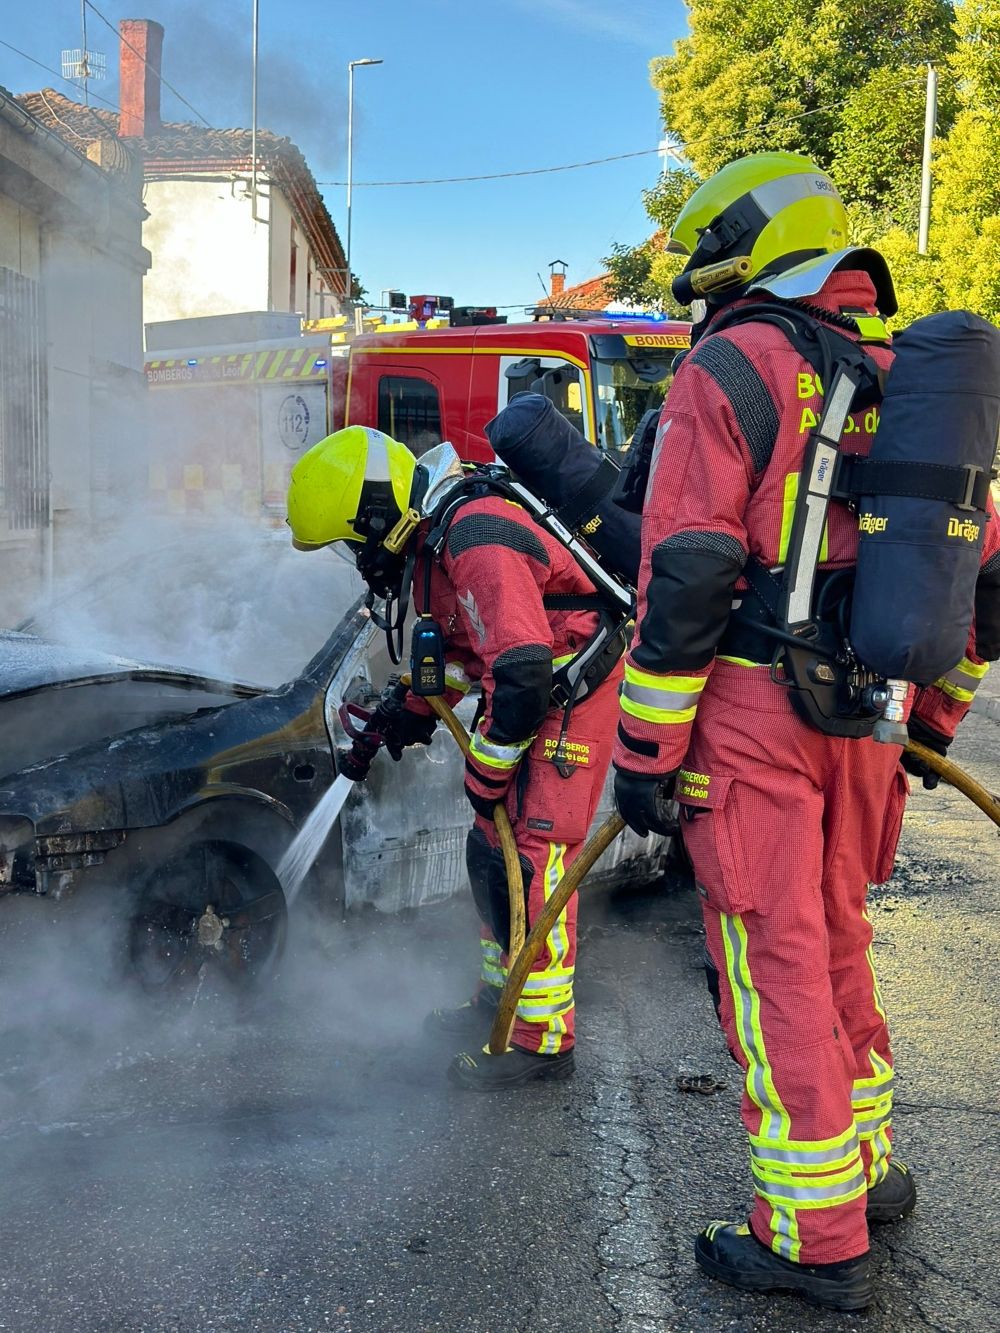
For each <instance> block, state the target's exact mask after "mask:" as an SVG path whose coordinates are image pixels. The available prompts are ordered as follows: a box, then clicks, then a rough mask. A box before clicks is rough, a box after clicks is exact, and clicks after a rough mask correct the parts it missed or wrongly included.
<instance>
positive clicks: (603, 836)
mask: <svg viewBox="0 0 1000 1333" xmlns="http://www.w3.org/2000/svg"><path fill="white" fill-rule="evenodd" d="M906 748H907V750H909V751H911V752H912V753H913V754H915V755H916V756H917V758H918V759H922V760H923V761H924V763H925V764H926V765H927V767H928V768H932V769H933V770H934V772H935V773H937V774H939V775H940V776H941V777H942V778H943V779H944V781H945V782H947V783H950V785H951V786H953V787H954V788H955V789H956V791H960V792H961V793H962V795H963V796H967V797H968V798H969V800H970V801H972V802H973V803H974V804H975V805H977V806H978V807H979V809H980V810H982V811H983V813H984V814H987V815H989V817H990V819H992V820H993V822H994V824H997V825H998V826H1000V798H998V797H996V796H994V795H993V794H992V793H991V792H988V791H987V790H986V788H985V787H983V786H981V785H980V784H979V783H978V782H976V780H975V779H974V778H971V777H970V776H969V774H968V773H966V772H965V771H964V770H963V769H961V768H959V767H958V765H957V764H955V763H953V762H952V761H951V760H950V759H945V758H944V757H943V756H942V755H939V754H936V753H935V752H934V751H933V750H928V749H927V747H926V746H925V745H920V744H919V743H918V742H917V741H910V742H909V744H908V745H907V747H906ZM624 827H625V822H624V820H623V819H622V817H621V815H619V814H618V813H617V812H616V813H614V814H611V815H608V817H607V819H606V820H605V821H604V823H603V824H602V825H601V826H600V827H599V828H598V829H596V830H595V832H593V833H592V834H591V835H590V837H589V838H588V839H587V842H586V845H585V846H584V848H583V851H582V852H581V853H580V855H579V856H578V857H577V858H576V860H575V861H574V862H573V864H572V865H571V866H570V868H569V870H567V872H566V874H565V875H564V876H563V878H562V879H561V880H560V881H559V883H558V884H557V885H556V888H555V890H554V892H553V894H552V897H551V898H549V900H548V901H547V902H546V904H545V906H544V907H543V908H542V910H541V912H539V914H538V917H537V919H536V921H535V924H534V925H533V926H532V927H531V932H530V934H529V935H528V938H527V939H526V940H525V942H524V948H523V949H522V950H521V951H520V953H519V954H517V955H516V956H515V955H514V954H513V952H512V953H511V955H510V957H511V960H512V961H511V963H510V966H509V968H508V970H507V980H506V982H505V984H504V988H503V993H502V994H501V996H500V1004H499V1006H498V1008H497V1016H496V1018H495V1019H494V1020H493V1027H492V1029H491V1030H490V1040H489V1049H490V1054H491V1055H502V1054H503V1052H504V1051H505V1050H506V1049H507V1041H508V1037H509V1035H510V1029H511V1026H512V1024H513V1022H514V1015H515V1012H516V1010H517V1004H518V1001H519V1000H520V998H521V992H522V991H523V990H524V983H525V982H526V981H527V979H528V973H529V972H530V971H531V969H532V966H533V965H534V962H535V959H536V958H537V957H538V955H539V953H540V952H541V949H542V946H543V945H544V943H545V940H546V938H547V936H548V934H549V931H550V930H551V929H552V927H553V926H554V925H555V923H556V921H557V920H558V918H559V914H560V913H561V912H562V910H563V908H564V907H565V906H566V904H567V903H568V902H569V900H570V898H572V896H573V894H574V893H576V891H577V889H578V888H579V887H580V884H581V882H582V881H583V878H584V876H585V875H586V874H587V872H588V871H589V870H590V869H591V867H592V866H593V864H594V862H595V861H596V860H597V858H598V857H599V856H600V855H601V854H602V852H604V851H606V850H607V848H608V847H610V845H611V844H612V842H614V840H615V838H617V837H618V834H619V833H621V831H622V829H623V828H624Z"/></svg>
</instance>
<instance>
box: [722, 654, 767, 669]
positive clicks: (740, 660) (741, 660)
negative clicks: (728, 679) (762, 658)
mask: <svg viewBox="0 0 1000 1333" xmlns="http://www.w3.org/2000/svg"><path fill="white" fill-rule="evenodd" d="M716 660H717V661H719V662H732V664H733V666H741V667H766V666H767V665H768V664H767V663H766V662H751V661H750V659H749V657H726V655H725V654H724V653H720V654H719V656H718V658H717V659H716Z"/></svg>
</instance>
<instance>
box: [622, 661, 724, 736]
mask: <svg viewBox="0 0 1000 1333" xmlns="http://www.w3.org/2000/svg"><path fill="white" fill-rule="evenodd" d="M707 680H708V677H707V676H658V675H655V674H654V673H653V672H650V671H641V670H640V669H639V668H638V667H635V666H632V665H631V664H630V663H628V662H626V664H625V683H624V684H623V686H622V693H621V706H622V712H624V713H628V714H630V716H632V717H637V718H639V719H640V720H641V721H643V722H654V723H656V722H659V723H664V722H665V723H677V722H690V721H691V720H692V719H693V718H694V716H695V713H696V712H697V709H698V697H699V695H700V694H701V692H702V690H703V689H704V688H705V684H706V682H707Z"/></svg>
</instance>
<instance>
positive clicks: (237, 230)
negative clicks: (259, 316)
mask: <svg viewBox="0 0 1000 1333" xmlns="http://www.w3.org/2000/svg"><path fill="white" fill-rule="evenodd" d="M144 202H145V204H146V208H147V209H148V210H149V215H150V216H149V220H148V222H147V223H146V225H145V227H144V228H143V233H142V239H143V244H144V245H145V246H146V247H147V249H148V250H149V251H150V252H151V253H152V256H153V266H152V268H151V269H150V271H149V275H148V277H147V278H146V283H145V290H144V300H145V315H144V318H145V320H146V322H147V323H153V322H155V321H156V320H161V319H190V318H193V317H195V316H198V315H232V314H238V313H239V312H241V311H244V310H280V311H287V312H295V313H297V314H301V315H303V316H304V317H305V318H307V319H318V318H320V316H321V315H334V314H337V313H338V311H339V303H338V302H336V301H335V300H334V299H333V298H332V296H331V295H328V296H327V298H326V300H325V301H323V303H322V309H321V308H320V300H319V290H320V284H321V283H322V286H323V288H325V289H326V290H327V291H328V292H329V287H330V282H329V278H330V276H331V275H329V274H327V275H325V276H324V277H321V275H320V274H318V273H317V271H316V263H317V261H316V259H315V257H314V256H313V254H312V252H311V250H310V248H309V245H308V242H307V240H306V235H305V233H304V232H303V230H302V228H301V227H299V226H298V225H295V242H296V245H297V253H296V264H295V290H294V293H293V292H292V291H291V285H290V276H291V274H290V270H291V248H292V226H293V224H292V213H291V209H290V208H289V206H288V202H287V200H286V199H285V197H284V195H283V194H282V193H281V191H280V190H278V189H276V188H275V187H274V186H273V185H272V184H271V183H270V181H268V180H267V179H266V178H264V177H262V178H261V180H260V183H259V188H258V195H257V221H254V218H253V216H252V212H251V207H250V188H249V182H248V181H247V180H246V179H240V180H236V181H228V180H216V179H212V178H211V177H207V176H206V177H205V178H203V179H200V180H190V181H172V180H168V181H149V182H147V184H146V189H145V195H144ZM310 270H311V271H312V282H311V284H310V283H309V280H308V276H307V275H308V273H309V272H310Z"/></svg>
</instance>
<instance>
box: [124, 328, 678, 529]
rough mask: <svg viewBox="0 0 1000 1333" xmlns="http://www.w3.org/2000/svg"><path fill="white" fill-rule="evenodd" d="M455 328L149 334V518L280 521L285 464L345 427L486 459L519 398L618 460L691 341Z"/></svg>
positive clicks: (657, 332)
mask: <svg viewBox="0 0 1000 1333" xmlns="http://www.w3.org/2000/svg"><path fill="white" fill-rule="evenodd" d="M458 318H459V319H460V320H461V322H457V321H456V322H457V326H456V324H454V323H452V322H451V320H450V319H449V317H448V315H447V314H445V315H442V316H441V317H439V318H431V319H428V320H427V321H426V322H423V323H421V322H418V321H416V320H411V321H407V322H405V323H398V324H391V323H381V322H379V323H377V325H376V327H374V328H372V325H373V324H374V323H375V321H376V319H378V320H380V319H381V317H374V318H372V319H369V320H367V321H366V323H365V324H363V325H362V327H363V328H365V327H367V328H368V329H371V331H366V332H362V333H360V334H356V333H355V332H354V330H353V329H352V328H349V326H348V322H347V320H346V318H345V317H343V316H341V317H339V318H338V319H333V320H324V321H317V322H314V323H312V324H309V325H306V326H304V328H302V331H301V332H299V331H297V330H298V329H299V328H300V327H301V326H300V325H299V321H298V317H297V316H290V315H274V314H271V315H268V314H247V315H234V316H209V317H206V318H202V319H191V320H184V321H174V322H172V323H171V324H170V325H169V326H167V325H159V326H158V325H148V326H147V347H148V348H149V350H148V351H147V358H148V359H147V361H146V379H147V382H148V385H149V388H150V391H151V394H150V399H151V407H152V411H151V413H150V416H151V419H152V422H153V427H152V439H151V457H152V464H151V469H150V484H151V488H152V491H153V496H154V500H155V501H156V502H157V507H158V508H164V509H166V510H168V511H170V512H175V513H176V512H197V511H200V510H208V511H218V510H224V511H230V512H238V513H242V514H245V515H247V516H251V515H253V516H257V515H259V516H261V517H263V518H265V519H267V520H269V521H282V520H283V518H284V505H285V495H286V492H287V485H288V476H289V472H290V470H291V467H292V465H293V464H294V462H295V461H296V459H297V458H298V457H299V456H300V454H301V453H302V452H303V451H304V450H305V449H308V448H309V447H310V446H311V445H313V444H315V443H316V442H317V441H318V440H321V439H322V438H323V437H324V436H325V435H327V434H329V433H330V432H331V431H333V430H338V429H339V428H340V427H341V426H344V425H358V424H360V425H368V426H376V427H378V429H379V430H383V431H385V432H386V433H387V434H389V435H391V436H392V437H393V438H394V439H397V440H400V441H401V442H402V443H404V444H407V445H408V446H409V447H410V448H411V449H412V450H413V451H414V453H416V454H417V455H419V454H421V453H423V452H424V451H425V450H426V449H429V448H430V447H431V446H432V445H435V444H438V443H439V442H440V441H441V440H450V441H451V442H452V443H453V444H454V446H455V448H456V449H457V451H458V452H459V454H460V455H461V456H462V457H463V458H466V459H469V460H470V461H484V460H489V459H491V458H492V457H493V453H492V451H491V449H490V447H489V444H488V443H487V441H486V436H485V433H484V429H483V428H484V426H485V425H486V422H487V421H489V420H490V418H491V417H493V416H495V415H496V413H497V412H498V411H499V410H500V408H502V407H504V406H505V405H506V404H507V403H508V402H509V400H510V399H511V398H512V397H513V396H514V395H515V394H516V393H520V392H523V391H525V390H532V391H533V392H536V393H542V394H544V395H545V396H546V397H548V398H550V399H551V400H552V401H553V403H554V404H555V406H556V408H557V409H558V410H559V411H560V412H561V413H562V414H563V416H565V417H566V418H567V420H568V421H570V422H571V423H572V424H573V425H574V426H576V427H577V428H578V429H579V430H580V431H581V432H582V434H583V435H584V436H585V437H586V438H587V439H588V440H590V441H591V442H592V443H593V444H595V445H596V446H597V447H598V448H600V449H602V450H608V451H619V450H621V449H623V448H625V447H626V446H627V444H628V442H629V440H630V438H631V435H632V432H633V430H634V429H635V427H636V425H637V424H638V422H639V421H640V419H641V418H642V416H643V413H644V412H645V411H646V410H647V409H648V408H650V407H654V406H656V405H657V404H658V403H659V402H660V401H661V400H662V398H663V395H664V393H665V391H666V388H667V384H668V382H669V378H670V368H671V363H672V361H673V358H674V357H675V356H676V354H677V352H678V351H680V350H683V349H684V348H686V347H687V346H688V345H689V336H690V326H689V325H687V324H684V323H679V322H672V321H667V320H660V319H653V318H631V317H623V316H618V315H608V316H606V317H597V316H594V317H587V318H581V319H567V320H562V319H559V320H555V319H553V320H546V321H535V322H531V323H520V324H506V323H499V322H498V321H497V320H496V318H495V316H494V314H493V312H492V311H491V310H490V311H488V310H485V309H483V310H482V314H481V316H479V317H478V318H481V319H482V320H483V322H481V323H480V322H478V318H477V315H476V314H473V313H469V308H464V309H463V311H462V314H461V316H459V317H458ZM466 321H469V322H466ZM293 325H294V328H295V330H296V331H294V332H293ZM234 333H235V334H236V337H235V338H233V334H234ZM275 333H277V334H280V335H283V336H268V335H273V334H275ZM179 335H183V338H184V344H185V345H181V338H180V336H179ZM220 335H221V336H223V337H225V338H226V339H227V341H225V342H221V341H219V338H220ZM247 335H250V336H247ZM168 343H171V344H172V345H169V346H168V345H167V344H168ZM157 348H161V349H163V350H155V349H157Z"/></svg>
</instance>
